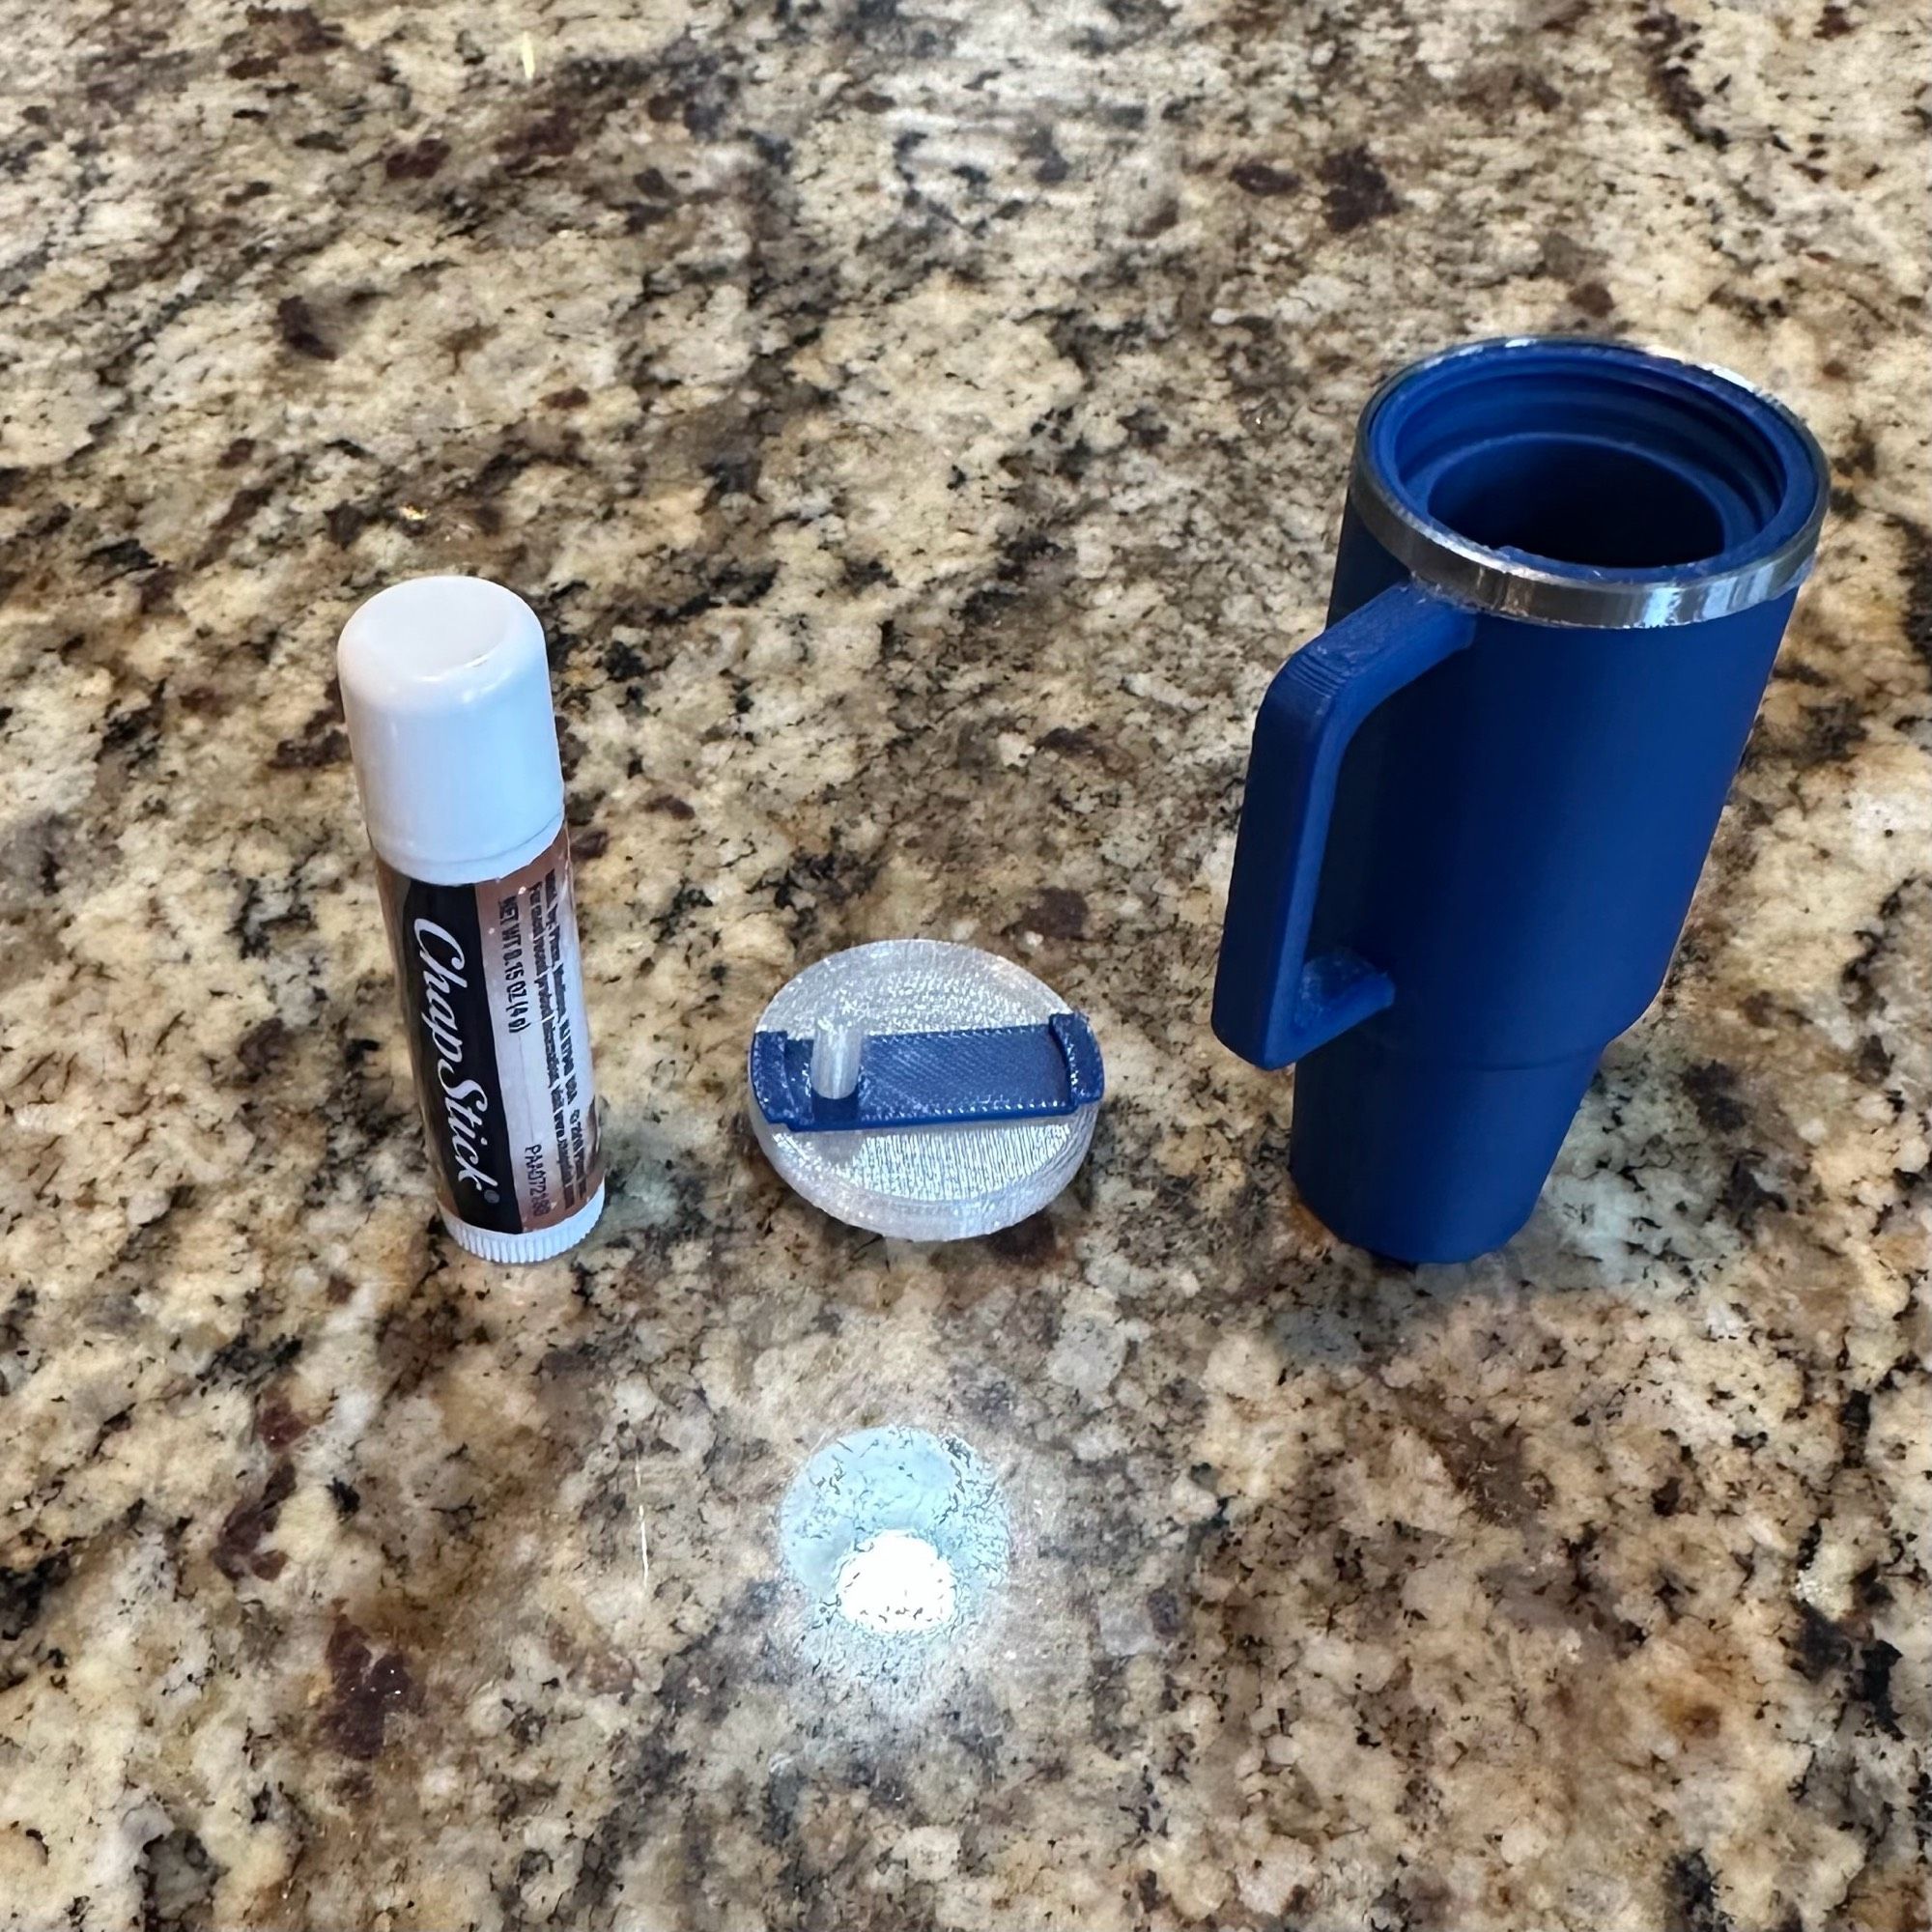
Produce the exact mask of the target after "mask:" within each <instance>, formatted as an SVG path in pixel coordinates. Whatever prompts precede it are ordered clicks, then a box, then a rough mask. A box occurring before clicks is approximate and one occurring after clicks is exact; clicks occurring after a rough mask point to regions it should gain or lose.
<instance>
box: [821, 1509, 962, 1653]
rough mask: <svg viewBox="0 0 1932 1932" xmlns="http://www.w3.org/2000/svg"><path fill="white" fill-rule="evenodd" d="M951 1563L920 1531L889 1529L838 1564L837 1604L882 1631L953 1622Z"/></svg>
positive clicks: (902, 1631) (898, 1632) (888, 1633)
mask: <svg viewBox="0 0 1932 1932" xmlns="http://www.w3.org/2000/svg"><path fill="white" fill-rule="evenodd" d="M954 1594H955V1593H954V1591H953V1587H952V1564H950V1563H949V1562H947V1560H946V1558H945V1557H943V1556H942V1555H940V1553H939V1551H938V1550H936V1549H935V1548H933V1547H932V1545H931V1544H929V1543H928V1542H927V1541H926V1540H925V1538H924V1537H923V1536H913V1535H910V1534H908V1532H906V1531H905V1530H903V1529H888V1530H885V1531H883V1532H882V1533H881V1534H880V1535H878V1536H875V1537H873V1538H872V1539H871V1540H870V1541H869V1542H867V1543H862V1544H861V1545H860V1546H859V1547H858V1548H857V1549H855V1550H853V1552H852V1553H851V1555H850V1556H848V1557H846V1559H845V1561H844V1562H843V1563H841V1564H840V1565H839V1566H838V1607H839V1609H840V1611H841V1612H842V1613H843V1614H844V1615H845V1616H847V1617H849V1618H850V1619H851V1620H852V1622H854V1623H855V1624H863V1625H864V1626H865V1627H866V1629H867V1630H869V1631H877V1632H879V1633H880V1634H881V1635H886V1636H898V1635H903V1634H908V1633H910V1632H915V1631H929V1630H937V1629H938V1628H939V1627H940V1625H942V1624H950V1623H951V1622H952V1605H953V1597H954Z"/></svg>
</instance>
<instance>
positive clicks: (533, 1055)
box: [377, 831, 604, 1235]
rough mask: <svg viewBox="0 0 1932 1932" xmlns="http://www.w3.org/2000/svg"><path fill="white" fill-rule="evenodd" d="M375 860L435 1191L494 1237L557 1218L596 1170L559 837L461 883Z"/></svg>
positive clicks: (572, 913) (595, 1177)
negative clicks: (441, 882)
mask: <svg viewBox="0 0 1932 1932" xmlns="http://www.w3.org/2000/svg"><path fill="white" fill-rule="evenodd" d="M377 866H378V868H379V870H380V873H381V877H382V884H383V911H384V917H385V918H386V919H387V921H388V926H389V942H390V945H391V947H392V948H393V949H394V952H395V955H396V968H397V974H398V977H399V979H400V980H401V982H402V988H403V1010H404V1016H405V1018H406V1020H407V1022H408V1025H409V1034H410V1057H411V1059H412V1062H413V1064H414V1066H415V1076H416V1094H417V1097H418V1098H419V1099H420V1100H421V1102H422V1111H423V1124H424V1125H425V1127H426V1128H427V1129H428V1132H429V1143H430V1151H431V1155H432V1160H431V1165H432V1166H433V1167H434V1169H435V1170H436V1179H437V1194H438V1198H439V1199H440V1201H441V1203H442V1206H443V1207H444V1208H446V1209H447V1210H448V1211H449V1212H450V1213H452V1214H454V1215H455V1216H456V1218H457V1219H458V1220H460V1221H467V1222H469V1225H470V1226H471V1227H473V1228H489V1229H493V1230H494V1231H496V1232H497V1234H503V1235H520V1234H529V1233H531V1232H533V1231H535V1230H537V1229H540V1228H548V1227H552V1226H554V1224H555V1223H556V1222H558V1221H562V1220H565V1219H567V1218H568V1217H569V1216H570V1215H572V1214H574V1213H576V1212H577V1210H578V1209H579V1208H582V1206H583V1205H584V1203H585V1202H586V1201H588V1200H589V1199H590V1197H591V1195H592V1194H594V1193H595V1192H596V1191H597V1187H598V1183H599V1182H600V1181H601V1180H602V1179H603V1178H604V1168H603V1161H602V1159H601V1158H600V1156H599V1152H598V1147H597V1096H596V1094H595V1093H594V1092H593V1091H592V1088H591V1084H590V1030H589V1027H588V1024H587V1023H586V1021H585V1019H584V1014H583V971H582V964H581V962H580V961H579V958H578V952H577V908H576V904H575V902H574V901H573V899H572V896H571V890H570V847H569V841H568V835H567V834H566V833H564V832H561V831H560V832H558V834H557V835H556V838H554V840H553V841H552V843H551V844H550V845H549V847H548V848H547V849H546V850H545V851H543V852H542V853H540V854H539V855H538V856H537V857H536V858H535V859H533V860H531V862H530V863H529V864H528V865H527V866H526V867H523V868H522V869H521V870H520V871H516V872H512V873H510V874H509V875H508V876H507V877H505V878H501V879H485V880H483V881H481V882H480V883H479V884H476V885H473V886H432V885H427V884H425V883H424V882H423V881H422V880H420V879H411V878H406V877H405V876H404V875H403V874H402V873H400V872H396V871H392V870H391V869H390V868H389V867H387V866H385V865H384V864H383V863H382V861H381V860H380V859H379V860H378V861H377Z"/></svg>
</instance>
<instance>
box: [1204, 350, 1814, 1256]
mask: <svg viewBox="0 0 1932 1932" xmlns="http://www.w3.org/2000/svg"><path fill="white" fill-rule="evenodd" d="M1825 496H1826V469H1825V463H1824V459H1823V457H1822V455H1821V454H1820V452H1819V449H1818V445H1817V443H1816V442H1815V441H1814V440H1812V438H1811V436H1810V434H1809V432H1808V431H1806V430H1805V428H1804V425H1803V424H1802V423H1801V422H1799V421H1798V419H1797V418H1796V417H1795V416H1794V415H1792V413H1791V412H1789V411H1788V410H1786V409H1784V408H1783V407H1781V406H1780V405H1779V404H1777V403H1776V402H1774V401H1772V400H1771V399H1770V398H1769V397H1767V396H1764V395H1761V394H1759V393H1758V392H1757V391H1756V390H1754V389H1752V388H1750V387H1749V386H1748V385H1747V384H1744V383H1742V382H1740V381H1739V380H1738V379H1737V378H1735V377H1733V376H1728V375H1725V374H1722V373H1721V372H1719V371H1718V370H1714V369H1707V368H1702V367H1698V366H1696V365H1694V364H1691V363H1687V362H1680V361H1675V360H1673V359H1671V358H1669V357H1666V356H1662V355H1652V354H1650V353H1648V352H1645V351H1643V350H1638V349H1632V348H1627V347H1625V346H1623V345H1621V344H1616V343H1605V342H1590V341H1578V340H1574V339H1570V340H1565V339H1554V338H1533V339H1527V340H1510V341H1501V342H1483V343H1476V344H1474V345H1472V346H1469V347H1466V348H1461V349H1455V350H1451V351H1449V352H1447V353H1446V354H1443V355H1435V356H1432V357H1430V358H1429V359H1428V360H1426V361H1422V362H1418V363H1415V364H1413V365H1412V366H1410V367H1409V368H1406V369H1405V370H1403V371H1401V372H1400V373H1399V374H1398V375H1396V376H1394V377H1393V378H1391V379H1390V380H1389V381H1388V382H1387V383H1385V384H1383V385H1382V387H1381V388H1380V389H1379V390H1378V392H1377V394H1376V395H1375V396H1374V398H1373V399H1372V400H1371V401H1370V403H1369V406H1368V409H1367V410H1366V411H1365V412H1364V413H1363V416H1362V421H1361V426H1360V429H1359V432H1358V434H1357V437H1356V443H1355V459H1354V470H1353V475H1352V477H1351V479H1350V489H1349V504H1348V510H1347V514H1346V515H1345V517H1344V519H1343V524H1342V537H1341V546H1340V550H1339V552H1338V554H1337V557H1336V562H1335V582H1334V590H1333V595H1332V597H1331V599H1330V602H1329V607H1328V626H1329V627H1328V629H1327V630H1326V631H1324V632H1323V633H1322V634H1321V637H1319V638H1317V639H1315V640H1314V641H1313V642H1312V643H1310V644H1307V645H1304V646H1303V647H1302V648H1301V649H1300V650H1298V651H1297V652H1296V653H1295V654H1294V655H1293V657H1292V658H1290V659H1289V661H1288V663H1287V664H1286V665H1285V666H1284V667H1283V668H1282V670H1281V672H1280V674H1279V675H1278V676H1277V677H1276V679H1275V681H1274V683H1273V685H1272V686H1271V687H1270V688H1269V690H1268V693H1267V696H1266V697H1265V698H1264V701H1263V704H1262V708H1261V714H1260V716H1259V718H1258V719H1257V720H1256V724H1255V736H1254V749H1253V753H1252V756H1251V758H1250V761H1249V766H1248V781H1247V793H1246V798H1245V801H1244V803H1243V805H1242V809H1241V827H1240V837H1239V840H1238V842H1237V844H1236V853H1235V868H1234V877H1233V881H1232V884H1231V886H1230V890H1229V895H1228V916H1227V923H1226V927H1225V930H1224V932H1223V934H1222V940H1221V962H1220V972H1219V977H1218V979H1217V980H1216V984H1215V988H1214V1031H1215V1032H1216V1033H1217V1034H1218V1035H1219V1036H1220V1037H1221V1038H1222V1039H1223V1040H1224V1041H1225V1042H1226V1043H1227V1044H1228V1045H1229V1046H1230V1047H1232V1048H1233V1049H1234V1050H1235V1051H1236V1053H1238V1054H1239V1055H1240V1056H1241V1057H1242V1058H1243V1059H1244V1060H1250V1061H1252V1062H1254V1063H1255V1065H1258V1066H1268V1067H1273V1066H1282V1065H1287V1064H1288V1063H1289V1062H1290V1061H1295V1062H1298V1063H1299V1064H1298V1065H1297V1067H1296V1071H1295V1086H1294V1120H1293V1131H1292V1135H1291V1140H1290V1153H1289V1167H1290V1170H1291V1172H1292V1173H1293V1177H1294V1180H1295V1184H1296V1186H1297V1187H1298V1189H1299V1190H1300V1193H1301V1196H1302V1198H1303V1200H1305V1201H1306V1202H1307V1204H1308V1206H1309V1207H1310V1208H1312V1209H1313V1210H1314V1211H1315V1212H1316V1213H1317V1214H1318V1215H1319V1216H1320V1217H1321V1220H1322V1221H1324V1222H1325V1223H1326V1224H1327V1225H1328V1227H1329V1228H1331V1229H1332V1230H1333V1231H1334V1232H1335V1233H1336V1234H1337V1235H1339V1236H1342V1238H1343V1239H1344V1240H1347V1241H1351V1242H1353V1243H1355V1244H1356V1245H1358V1246H1360V1247H1364V1248H1369V1249H1372V1250H1374V1251H1375V1252H1376V1253H1378V1254H1383V1255H1388V1256H1391V1257H1394V1258H1396V1259H1399V1260H1403V1261H1410V1262H1447V1261H1462V1260H1466V1259H1467V1258H1469V1257H1470V1256H1473V1255H1478V1254H1482V1253H1484V1252H1485V1251H1487V1250H1488V1249H1491V1248H1494V1247H1498V1246H1500V1245H1501V1244H1502V1243H1503V1242H1504V1241H1506V1240H1508V1239H1509V1237H1510V1236H1512V1235H1513V1234H1515V1233H1516V1232H1517V1230H1518V1229H1519V1228H1520V1227H1521V1226H1522V1224H1523V1222H1524V1221H1526V1220H1527V1219H1528V1218H1529V1214H1530V1211H1531V1209H1532V1208H1534V1207H1535V1205H1536V1197H1537V1193H1538V1190H1539V1189H1540V1188H1541V1187H1542V1185H1543V1182H1544V1180H1545V1179H1546V1178H1547V1176H1548V1173H1549V1169H1550V1166H1551V1164H1552V1163H1553V1161H1554V1160H1555V1158H1556V1152H1557V1149H1558V1147H1559V1146H1560V1145H1561V1143H1562V1140H1563V1135H1564V1133H1565V1131H1566V1129H1567V1128H1568V1127H1569V1124H1570V1122H1571V1120H1572V1118H1573V1116H1574V1115H1575V1114H1576V1111H1577V1106H1578V1105H1579V1103H1580V1102H1581V1100H1582V1097H1583V1094H1584V1091H1585V1089H1586V1088H1587V1087H1588V1086H1589V1084H1590V1076H1591V1074H1592V1073H1593V1072H1594V1070H1595V1068H1596V1065H1597V1062H1598V1060H1599V1058H1600V1057H1601V1056H1602V1054H1603V1051H1604V1049H1605V1046H1606V1045H1607V1044H1608V1043H1609V1042H1610V1041H1611V1040H1612V1039H1614V1038H1615V1037H1616V1036H1617V1035H1618V1034H1620V1033H1621V1032H1623V1030H1624V1029H1625V1028H1626V1027H1628V1026H1630V1025H1631V1024H1632V1022H1633V1021H1634V1020H1635V1019H1636V1018H1637V1016H1638V1015H1639V1014H1640V1013H1641V1012H1642V1011H1643V1009H1644V1008H1645V1007H1647V1006H1648V1005H1649V1004H1650V1002H1651V1000H1652V999H1653V998H1655V997H1656V994H1657V990H1658V988H1659V987H1660V986H1661V985H1662V982H1663V975H1664V971H1665V969H1666V968H1667V967H1668V965H1669V963H1670V954H1671V950H1672V948H1673V947H1674V946H1675V945H1676V943H1677V937H1678V934H1679V932H1680V931H1681V930H1682V928H1683V924H1684V918H1685V914H1686V913H1687V911H1688V910H1689V908H1690V895H1691V892H1692V890H1693V889H1694V887H1695V886H1696V883H1697V874H1698V871H1699V869H1700V868H1701V867H1702V866H1703V863H1704V857H1705V854H1706V853H1707V852H1708V851H1709V849H1710V844H1711V838H1712V835H1713V833H1714V832H1715V831H1716V829H1717V824H1718V815H1719V811H1720V810H1721V809H1722V807H1723V802H1724V794H1725V792H1726V790H1727V789H1728V787H1729V785H1730V781H1731V778H1732V775H1733V774H1734V773H1735V771H1736V770H1737V765H1738V760H1739V757H1740V756H1741V755H1742V753H1743V751H1744V745H1745V738H1746V735H1747V732H1748V731H1749V729H1750V725H1751V720H1752V718H1753V716H1754V715H1755V713H1756V711H1757V706H1758V700H1759V698H1760V697H1761V696H1762V695H1763V692H1764V686H1765V681H1766V679H1767V678H1768V677H1769V676H1770V674H1771V665H1772V660H1773V658H1774V657H1775V656H1776V652H1777V645H1778V640H1779V639H1780V638H1781V637H1782V635H1783V632H1784V626H1785V621H1786V619H1787V618H1788V617H1789V616H1790V614H1791V606H1792V603H1793V600H1794V599H1795V597H1796V596H1797V592H1798V586H1799V584H1800V582H1802V581H1803V579H1804V576H1805V573H1806V572H1807V570H1808V569H1809V567H1810V563H1811V557H1812V554H1813V552H1814V550H1815V549H1816V546H1817V541H1818V529H1819V525H1820V523H1821V521H1822V519H1823V515H1824V509H1825Z"/></svg>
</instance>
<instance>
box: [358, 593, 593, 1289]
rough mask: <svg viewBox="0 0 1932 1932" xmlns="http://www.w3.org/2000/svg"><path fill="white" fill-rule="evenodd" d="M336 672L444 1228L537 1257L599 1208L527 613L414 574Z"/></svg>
mask: <svg viewBox="0 0 1932 1932" xmlns="http://www.w3.org/2000/svg"><path fill="white" fill-rule="evenodd" d="M336 668H337V670H338V672H339V673H340V677H341V682H342V708H343V711H344V712H345V713H346V715H347V718H348V723H349V744H350V749H351V750H352V752H353V753H354V754H355V781H356V785H357V788H358V789H359V790H360V792H361V794H362V814H363V817H364V818H365V819H366V820H367V822H368V827H369V843H370V844H371V845H372V846H373V847H374V848H375V853H376V871H377V879H378V884H379V888H380V891H381V895H382V901H383V915H384V921H385V922H386V923H387V925H388V930H389V946H390V950H391V952H393V953H394V955H395V962H396V977H397V979H398V980H400V981H401V986H402V996H403V1017H404V1022H405V1024H406V1026H407V1027H408V1030H409V1039H410V1058H411V1061H412V1064H413V1065H414V1067H415V1083H416V1097H417V1099H418V1100H420V1101H421V1103H422V1115H423V1125H424V1128H425V1130H426V1132H427V1134H428V1137H429V1151H430V1166H431V1168H432V1170H433V1171H434V1174H435V1177H436V1191H437V1202H438V1205H439V1206H440V1208H441V1210H442V1219H443V1225H444V1226H445V1227H447V1228H448V1230H449V1232H450V1234H451V1235H452V1236H455V1238H456V1239H457V1240H458V1241H459V1242H461V1243H462V1245H463V1246H464V1247H466V1248H468V1249H469V1252H470V1253H471V1254H475V1255H482V1256H484V1257H486V1258H487V1259H488V1260H490V1261H494V1262H535V1261H543V1260H545V1259H546V1258H547V1257H549V1256H551V1255H557V1254H561V1253H562V1252H563V1251H564V1249H566V1248H569V1247H573V1246H575V1245H576V1243H577V1242H579V1241H581V1240H582V1238H583V1236H585V1235H587V1234H588V1233H589V1232H590V1230H591V1229H592V1228H593V1227H594V1226H596V1223H597V1216H598V1215H599V1214H600V1213H601V1212H602V1211H603V1208H604V1164H603V1160H602V1158H601V1157H600V1154H599V1151H598V1145H597V1096H596V1092H595V1089H594V1088H593V1087H592V1085H591V1079H590V1030H589V1026H588V1024H587V1022H586V1020H585V1018H584V1012H583V969H582V962H581V960H580V958H579V955H578V947H577V909H576V905H575V902H574V900H573V898H572V895H571V886H570V844H569V838H568V835H567V834H566V832H565V831H564V824H563V771H562V767H561V766H560V765H559V764H558V762H557V754H556V720H555V718H554V714H553V713H552V710H551V697H550V667H549V664H548V662H547V660H546V659H545V656H544V638H543V626H542V625H541V624H540V623H538V621H537V616H536V612H535V611H532V610H531V609H530V607H529V606H528V605H527V604H526V603H525V602H524V600H523V599H522V598H521V597H518V596H516V595H515V594H514V593H513V592H511V591H508V590H505V589H504V588H503V587H502V586H501V585H500V584H497V583H489V582H485V581H484V580H483V579H481V578H478V577H418V578H413V579H412V580H410V581H408V582H403V583H395V584H391V585H390V586H389V588H388V589H386V590H384V591H380V592H379V593H378V594H377V595H376V596H374V597H372V598H370V599H369V601H368V602H367V603H366V604H363V605H361V606H360V607H359V608H358V609H357V610H356V611H355V614H354V615H353V616H352V617H351V618H350V619H349V622H348V623H347V624H346V625H345V626H344V627H343V631H342V641H341V643H340V645H339V646H338V647H337V650H336Z"/></svg>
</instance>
